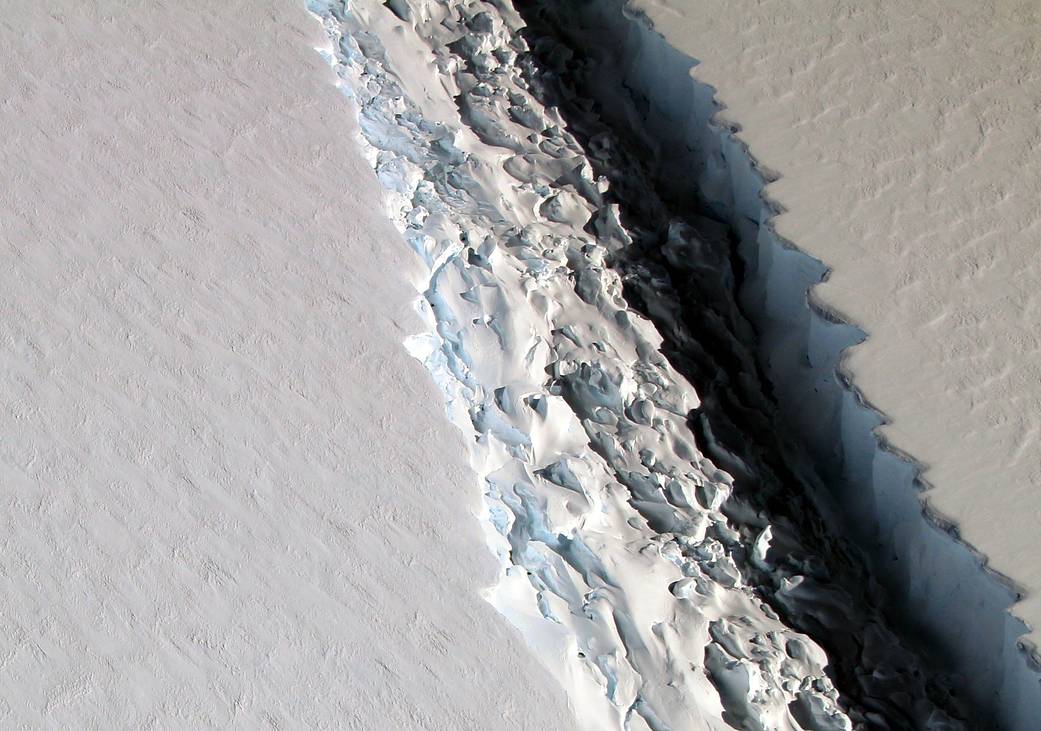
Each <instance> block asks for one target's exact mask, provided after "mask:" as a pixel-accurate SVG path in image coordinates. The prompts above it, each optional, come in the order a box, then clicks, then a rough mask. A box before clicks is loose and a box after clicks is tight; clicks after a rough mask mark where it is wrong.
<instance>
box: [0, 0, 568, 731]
mask: <svg viewBox="0 0 1041 731" xmlns="http://www.w3.org/2000/svg"><path fill="white" fill-rule="evenodd" d="M3 12H4V16H3V23H0V47H2V48H3V56H2V58H0V79H2V80H3V89H4V99H3V103H2V104H0V157H2V159H3V166H2V167H0V176H2V178H3V183H2V185H0V190H2V191H3V193H2V196H0V249H2V252H3V253H2V257H3V264H2V266H0V727H3V728H5V729H6V728H38V729H75V728H97V729H208V728H217V729H228V728H243V729H264V728H285V729H298V728H315V729H420V728H421V729H436V730H443V731H456V730H457V729H472V730H474V731H478V730H480V731H484V730H486V729H495V728H511V729H512V728H522V729H530V730H531V731H545V730H546V729H568V728H573V726H574V722H573V720H572V718H571V717H570V716H569V715H568V708H567V702H566V697H565V694H564V693H563V691H562V690H561V689H560V687H559V684H557V683H556V681H555V680H554V679H553V677H552V676H551V675H550V674H549V673H547V672H545V671H544V670H543V668H542V666H541V665H540V664H539V663H538V662H537V661H536V660H535V659H534V657H532V654H531V652H530V651H528V650H527V649H526V647H525V644H524V642H523V641H522V639H521V638H520V637H519V635H518V633H517V632H516V631H515V630H514V629H513V628H512V627H511V626H510V625H509V623H508V622H507V621H506V620H505V619H503V617H502V616H501V615H500V614H499V613H498V612H496V611H495V610H494V609H493V608H492V607H490V606H488V604H487V603H486V602H485V601H483V600H482V599H481V597H480V594H479V591H480V588H481V587H482V586H486V585H487V583H488V581H489V580H490V579H491V577H492V576H493V573H492V571H491V569H492V568H493V567H494V566H495V562H494V560H493V559H492V558H491V557H490V556H489V555H488V553H487V551H486V549H485V542H484V539H483V537H482V535H481V531H480V530H479V529H478V527H477V525H476V521H474V519H473V518H472V516H471V515H470V511H471V510H474V511H476V509H477V505H478V504H479V500H478V499H477V496H475V495H474V494H473V491H472V485H473V483H472V477H471V474H472V473H471V471H470V469H469V467H468V465H467V464H466V460H465V457H464V456H463V455H462V453H463V450H464V448H463V445H462V440H461V439H460V438H459V435H458V432H457V431H456V430H455V429H453V428H452V427H451V426H450V425H448V424H447V423H446V422H445V419H444V416H443V413H442V411H441V408H440V407H441V403H440V396H439V394H438V392H437V390H436V389H435V388H433V386H432V384H430V383H429V379H428V378H427V376H426V373H425V371H424V369H423V367H422V366H421V365H420V364H419V363H417V362H416V361H415V360H413V359H412V358H411V357H409V355H408V353H407V352H406V351H405V350H404V348H402V346H401V339H402V338H403V337H404V336H405V335H406V334H407V333H412V332H417V331H419V329H420V328H421V322H420V321H419V318H417V317H416V316H415V315H414V313H413V312H412V311H411V301H412V298H413V296H414V292H413V290H412V289H411V286H410V285H409V283H408V281H407V279H406V277H407V274H408V273H409V272H415V271H416V269H417V267H416V266H414V265H413V263H412V262H411V260H410V259H411V257H410V254H409V252H408V251H407V250H404V249H403V247H400V246H399V236H398V234H397V232H396V231H395V230H394V228H393V227H392V226H391V225H390V224H389V223H388V222H387V220H386V217H385V216H384V215H383V213H382V211H381V207H380V199H379V194H380V188H379V186H378V184H377V182H376V180H375V177H374V176H373V175H372V173H371V171H370V170H369V168H368V166H367V165H366V163H365V161H364V159H362V157H361V155H360V154H359V152H358V150H357V147H356V145H355V144H354V142H353V141H352V140H351V139H350V135H352V134H353V133H354V132H355V130H356V128H355V126H354V125H353V123H352V122H351V121H350V119H349V115H350V111H349V104H348V102H347V100H345V99H344V98H343V97H342V96H341V95H340V94H339V93H338V92H337V91H336V90H335V88H334V87H333V86H332V84H333V81H334V79H335V77H334V76H333V74H332V73H331V72H330V71H329V69H328V67H327V66H325V65H324V64H323V63H322V62H321V59H320V58H318V57H317V56H316V55H315V53H314V50H313V49H314V46H315V44H317V43H320V42H322V41H323V40H324V33H323V31H322V28H321V26H320V24H319V23H317V22H316V21H315V19H314V17H313V16H312V15H310V14H309V13H308V12H307V11H306V9H305V8H304V7H303V6H302V4H294V3H292V2H288V3H287V2H283V0H248V1H247V0H224V1H222V2H213V1H212V0H176V1H175V2H165V3H163V2H133V3H126V2H119V3H117V2H107V1H105V0H100V1H99V2H81V1H80V0H76V1H75V2H73V1H71V0H68V1H63V0H51V1H49V2H46V3H35V2H12V3H5V7H4V11H3Z"/></svg>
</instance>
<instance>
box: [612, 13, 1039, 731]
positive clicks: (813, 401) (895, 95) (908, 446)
mask: <svg viewBox="0 0 1041 731" xmlns="http://www.w3.org/2000/svg"><path fill="white" fill-rule="evenodd" d="M613 5H614V10H615V11H616V14H618V15H621V14H622V13H624V14H626V15H627V16H628V20H629V21H630V22H629V23H628V24H627V30H626V31H624V32H623V33H622V37H624V38H626V39H627V41H626V42H624V43H621V44H620V46H619V47H622V46H626V47H627V51H626V52H625V53H621V54H620V55H624V56H626V58H627V59H628V61H629V62H631V64H630V66H629V67H628V68H627V69H626V72H625V75H626V76H627V83H629V84H630V85H631V86H634V87H635V88H639V89H641V90H642V91H643V92H645V93H646V94H647V96H648V99H649V100H650V104H651V109H652V111H651V112H650V114H649V117H650V118H652V119H657V120H658V129H659V130H660V131H662V132H663V135H662V139H663V140H664V141H665V144H671V145H673V146H674V147H675V149H682V147H681V146H677V143H678V142H680V141H684V142H686V143H687V144H688V152H689V154H687V155H678V156H677V157H676V159H675V160H674V167H673V168H672V170H671V172H672V173H674V174H679V173H681V172H682V173H685V174H686V175H688V176H691V175H693V176H694V177H696V178H698V182H697V187H698V188H699V189H700V191H701V195H702V197H703V202H707V203H708V204H709V205H710V206H714V207H715V208H716V210H717V212H718V213H719V214H721V215H723V216H726V217H729V219H730V220H731V221H732V222H733V223H734V225H735V227H736V228H738V229H739V230H741V232H742V237H743V243H742V247H743V251H742V253H743V255H744V257H745V260H746V262H747V264H748V279H747V282H746V285H745V292H744V293H743V294H744V297H745V303H746V305H747V308H748V310H749V311H751V312H756V313H757V315H758V319H757V322H756V324H757V326H758V327H759V328H760V332H761V333H762V334H763V349H762V352H761V357H762V361H763V363H764V367H765V368H766V369H767V371H768V372H769V374H770V376H771V380H772V381H773V383H774V385H775V386H776V388H777V393H778V397H779V400H780V401H781V403H782V407H784V408H785V409H786V410H787V412H788V414H789V417H790V423H791V424H792V425H793V427H794V428H795V429H797V430H798V431H799V432H800V433H801V434H802V435H803V438H804V439H805V440H806V441H807V442H808V443H809V444H810V445H811V448H812V449H813V450H814V451H815V453H816V455H817V456H818V458H819V459H820V461H821V463H830V464H831V465H832V469H831V475H830V477H831V480H830V482H831V484H832V485H834V489H835V492H836V495H837V497H838V498H839V502H840V503H841V504H842V505H844V506H845V507H846V508H847V510H848V513H847V514H848V523H849V526H850V529H851V532H852V533H853V534H855V535H858V536H859V538H860V540H861V542H862V545H865V546H866V547H868V548H869V549H870V550H873V551H874V554H875V563H876V566H881V567H883V568H881V569H880V570H879V572H878V574H879V575H880V576H882V577H883V578H886V579H887V582H888V585H889V587H890V589H891V591H892V594H893V597H894V599H895V601H896V604H897V605H898V606H899V610H900V611H901V612H902V613H903V614H904V615H905V618H906V619H908V620H909V621H910V622H912V623H915V624H917V626H919V628H920V630H921V631H922V633H923V634H924V635H929V636H930V637H931V638H932V640H933V641H935V642H937V643H938V644H939V645H942V646H944V647H945V648H946V651H947V652H948V653H949V656H950V662H951V665H952V667H953V668H956V669H957V670H958V672H960V673H962V674H963V675H964V676H965V677H967V678H969V679H970V687H973V688H975V693H976V700H977V702H979V703H984V704H989V705H992V706H993V707H995V708H997V709H1000V715H1001V717H1002V718H1003V721H1004V723H1005V724H1007V725H1008V726H1009V727H1014V728H1035V727H1036V724H1037V719H1038V718H1039V717H1041V688H1039V682H1038V674H1037V654H1036V649H1035V648H1036V645H1037V635H1036V632H1035V630H1036V629H1037V628H1038V627H1041V561H1039V560H1038V555H1039V548H1041V530H1039V527H1038V526H1039V523H1038V515H1039V513H1041V359H1039V357H1038V354H1039V349H1041V327H1039V325H1041V322H1039V320H1041V309H1039V304H1038V303H1039V299H1038V292H1039V291H1041V289H1039V286H1038V282H1039V281H1041V259H1039V258H1038V256H1037V252H1038V237H1039V235H1041V224H1039V222H1041V215H1039V203H1038V201H1039V196H1041V175H1039V172H1041V122H1039V119H1041V118H1039V115H1038V110H1039V109H1041V49H1039V46H1038V44H1037V38H1038V36H1039V33H1041V11H1039V9H1038V7H1037V5H1036V4H1034V3H1022V2H998V3H986V4H979V3H971V2H928V3H914V4H907V3H899V2H888V1H884V2H878V1H876V2H868V3H860V2H856V3H854V2H839V3H830V2H815V1H814V2H808V3H800V4H799V5H798V7H795V6H786V5H783V4H777V3H761V2H736V3H734V2H726V3H724V2H720V1H718V0H708V1H706V2H690V1H689V0H632V2H628V3H622V2H615V3H613ZM623 5H624V7H623ZM640 25H642V26H644V28H643V30H638V29H636V26H640ZM663 41H664V42H663ZM692 79H693V83H691V80H692ZM793 245H794V247H797V248H793ZM803 252H805V253H803ZM822 280H823V281H822ZM807 288H811V292H810V302H811V303H812V305H813V308H812V311H811V310H810V309H809V308H808V307H807V306H806V305H807V299H806V295H805V290H806V289H807ZM847 322H848V323H853V324H855V325H856V326H857V327H851V326H849V325H846V324H845V323H847ZM865 333H866V339H865ZM858 343H859V344H858ZM851 345H856V347H853V348H851V349H849V350H844V349H845V348H847V347H848V346H851ZM836 367H838V369H839V375H838V376H836V375H835V368H836ZM850 383H852V386H853V387H855V389H856V390H855V391H850V390H849V389H848V388H847V386H848V385H850ZM872 430H874V432H875V433H876V434H877V435H878V439H876V437H875V436H873V435H872ZM879 446H882V447H883V449H881V450H880V449H879ZM922 488H924V489H925V491H924V492H922V493H920V494H915V491H916V490H918V489H922ZM923 511H924V513H925V514H926V515H927V517H928V520H922V519H921V518H920V514H921V513H923ZM945 534H946V535H945ZM948 536H952V537H956V538H958V539H959V540H960V541H961V542H959V543H954V542H953V541H952V540H950V539H949V538H948ZM981 565H982V566H985V567H987V569H989V570H990V571H993V572H995V573H991V574H989V575H987V574H985V573H984V572H983V571H981V570H979V567H980V566H981ZM885 566H888V567H889V568H888V570H886V569H885V568H884V567H885ZM1010 606H1011V613H1012V615H1013V616H1010V615H1009V614H1007V613H1006V610H1008V608H1009V607H1010ZM1020 620H1022V621H1020ZM1024 622H1025V624H1024Z"/></svg>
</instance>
